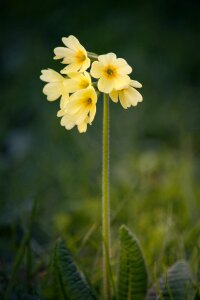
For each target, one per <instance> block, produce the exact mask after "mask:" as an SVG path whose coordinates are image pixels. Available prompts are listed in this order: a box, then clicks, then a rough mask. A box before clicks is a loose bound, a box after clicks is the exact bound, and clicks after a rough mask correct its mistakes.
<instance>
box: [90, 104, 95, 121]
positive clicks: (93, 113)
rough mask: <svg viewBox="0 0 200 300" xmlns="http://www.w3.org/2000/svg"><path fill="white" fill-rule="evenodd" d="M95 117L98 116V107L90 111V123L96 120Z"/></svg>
mask: <svg viewBox="0 0 200 300" xmlns="http://www.w3.org/2000/svg"><path fill="white" fill-rule="evenodd" d="M95 115H96V105H94V106H92V108H91V109H90V118H89V121H90V122H92V121H93V120H94V117H95Z"/></svg>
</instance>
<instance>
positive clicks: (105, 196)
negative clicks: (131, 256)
mask: <svg viewBox="0 0 200 300" xmlns="http://www.w3.org/2000/svg"><path fill="white" fill-rule="evenodd" d="M103 102H104V103H103V174H102V175H103V176H102V236H103V288H104V290H103V292H104V300H110V299H111V289H110V280H109V273H110V270H109V266H110V191H109V96H108V94H104V101H103Z"/></svg>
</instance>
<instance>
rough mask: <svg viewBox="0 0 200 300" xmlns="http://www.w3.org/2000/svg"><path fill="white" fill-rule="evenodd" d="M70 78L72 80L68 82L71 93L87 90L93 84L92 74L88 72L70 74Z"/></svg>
mask: <svg viewBox="0 0 200 300" xmlns="http://www.w3.org/2000/svg"><path fill="white" fill-rule="evenodd" d="M68 77H69V78H70V79H68V80H67V89H68V91H69V93H74V92H77V91H78V90H82V89H86V88H87V87H89V86H90V85H91V83H92V82H91V77H90V74H89V73H88V72H86V71H85V72H84V73H79V72H74V73H69V74H68Z"/></svg>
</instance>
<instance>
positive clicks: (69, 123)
mask: <svg viewBox="0 0 200 300" xmlns="http://www.w3.org/2000/svg"><path fill="white" fill-rule="evenodd" d="M60 124H61V126H64V127H65V128H66V129H68V130H70V129H72V128H73V127H74V126H75V123H74V120H73V118H72V117H71V116H69V115H65V116H64V117H62V119H61V122H60Z"/></svg>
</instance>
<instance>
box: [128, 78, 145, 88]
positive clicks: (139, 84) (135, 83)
mask: <svg viewBox="0 0 200 300" xmlns="http://www.w3.org/2000/svg"><path fill="white" fill-rule="evenodd" d="M130 85H131V86H132V87H134V88H138V89H139V88H141V87H142V84H141V83H140V82H138V81H137V80H131V82H130Z"/></svg>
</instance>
